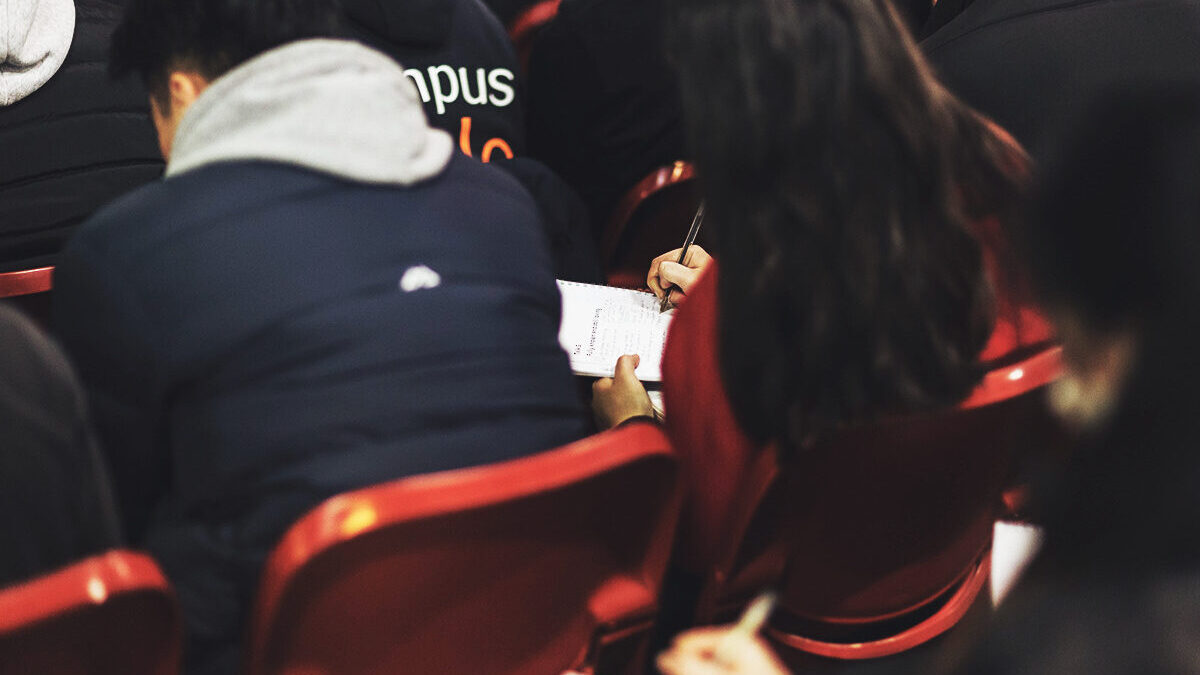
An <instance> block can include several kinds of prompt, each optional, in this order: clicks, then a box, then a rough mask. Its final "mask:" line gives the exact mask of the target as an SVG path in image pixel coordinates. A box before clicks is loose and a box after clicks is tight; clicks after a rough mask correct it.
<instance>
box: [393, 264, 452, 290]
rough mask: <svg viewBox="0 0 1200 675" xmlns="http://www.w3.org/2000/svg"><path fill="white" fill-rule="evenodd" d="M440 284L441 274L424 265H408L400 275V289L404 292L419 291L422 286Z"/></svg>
mask: <svg viewBox="0 0 1200 675" xmlns="http://www.w3.org/2000/svg"><path fill="white" fill-rule="evenodd" d="M441 285H442V276H441V275H440V274H438V273H437V272H434V271H433V270H431V269H429V268H428V267H426V266H424V265H417V266H416V267H410V268H408V269H407V270H405V271H404V276H402V277H400V290H402V291H404V292H405V293H412V292H413V291H419V290H421V289H422V288H437V287H438V286H441Z"/></svg>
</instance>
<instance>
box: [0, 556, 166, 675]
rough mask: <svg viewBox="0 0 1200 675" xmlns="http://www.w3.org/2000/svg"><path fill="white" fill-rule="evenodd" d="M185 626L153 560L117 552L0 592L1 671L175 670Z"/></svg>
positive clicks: (60, 674)
mask: <svg viewBox="0 0 1200 675" xmlns="http://www.w3.org/2000/svg"><path fill="white" fill-rule="evenodd" d="M181 630H182V629H181V625H180V618H179V610H178V606H177V604H176V602H175V597H174V594H173V593H172V591H171V588H170V585H169V584H168V583H167V580H166V579H165V578H164V577H163V575H162V572H161V571H160V570H159V568H158V566H157V565H156V564H155V563H154V561H153V560H151V559H150V558H148V557H146V556H144V555H142V554H139V553H131V552H126V551H113V552H110V553H106V554H103V555H99V556H96V557H93V558H88V559H87V560H84V561H82V562H79V563H75V564H73V565H71V566H69V567H66V568H64V569H62V570H59V571H57V572H52V573H50V574H47V575H45V576H42V577H38V578H36V579H33V580H31V581H28V582H25V583H23V584H20V585H17V586H13V587H10V588H7V589H5V590H3V591H0V673H4V674H5V675H7V674H9V673H12V674H13V675H16V674H18V673H19V674H20V675H30V674H33V673H39V674H40V673H46V674H50V675H174V673H177V672H179V646H180V634H181Z"/></svg>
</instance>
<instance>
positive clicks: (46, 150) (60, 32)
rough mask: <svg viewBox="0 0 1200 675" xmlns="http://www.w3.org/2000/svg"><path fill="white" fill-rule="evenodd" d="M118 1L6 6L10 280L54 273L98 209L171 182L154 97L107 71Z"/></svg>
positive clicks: (0, 195)
mask: <svg viewBox="0 0 1200 675" xmlns="http://www.w3.org/2000/svg"><path fill="white" fill-rule="evenodd" d="M121 4H122V3H121V2H119V1H117V0H77V1H76V2H71V0H0V158H3V161H0V271H9V270H13V269H28V268H31V267H40V266H43V265H46V264H53V262H54V256H55V254H57V253H58V251H59V249H60V248H61V247H62V245H63V243H64V242H65V240H66V238H67V237H68V236H69V235H70V234H71V232H72V231H73V230H74V228H75V226H76V225H78V224H79V222H81V221H82V220H83V219H84V218H86V217H87V216H88V215H90V214H91V213H92V212H93V211H95V210H96V209H97V208H98V207H100V206H102V205H104V204H105V203H107V202H109V201H110V200H112V199H113V198H114V197H117V196H119V195H121V194H123V193H124V192H127V191H129V190H131V189H133V188H134V187H137V186H138V185H141V184H143V183H145V182H147V181H150V180H153V179H154V178H156V177H157V176H159V175H160V174H161V172H162V159H161V157H159V154H158V144H157V143H156V141H155V138H154V130H153V127H152V125H151V123H150V118H149V107H148V103H147V99H146V93H145V91H144V90H143V89H142V87H141V86H140V84H138V83H137V82H135V81H132V80H128V79H126V80H122V81H119V82H112V81H110V80H109V79H108V74H107V72H106V70H107V69H106V68H105V62H106V60H107V56H106V53H107V49H108V41H109V37H110V35H111V33H112V29H113V27H114V26H115V25H116V23H117V19H118V18H119V14H120V8H121Z"/></svg>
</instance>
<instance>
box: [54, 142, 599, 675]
mask: <svg viewBox="0 0 1200 675" xmlns="http://www.w3.org/2000/svg"><path fill="white" fill-rule="evenodd" d="M421 267H425V268H428V270H432V272H434V273H436V275H437V277H440V279H437V278H434V277H432V276H431V275H430V274H429V273H428V272H423V271H418V272H412V271H411V270H414V269H419V268H421ZM406 274H410V275H414V276H410V277H409V281H410V282H411V281H413V280H414V279H417V280H420V279H425V280H426V283H425V284H424V285H425V286H434V284H435V283H436V286H435V287H425V288H416V290H408V291H406V290H403V289H402V286H404V284H402V283H401V280H402V278H404V277H405V276H406ZM413 285H416V286H421V284H408V286H409V287H412V286H413ZM559 303H560V300H559V295H558V291H557V289H556V286H555V283H554V279H553V275H552V273H551V263H550V258H549V255H548V253H547V251H546V244H545V241H544V238H543V233H542V231H541V228H540V225H539V221H538V213H537V209H536V206H535V205H534V203H533V201H532V199H531V198H530V196H529V195H528V193H526V192H525V191H524V190H523V189H521V188H520V186H519V185H518V184H517V183H516V181H515V180H514V179H512V178H511V177H510V176H508V175H507V174H505V173H503V172H501V171H499V170H497V169H494V168H491V167H487V166H485V165H483V164H480V163H479V162H476V161H474V160H471V159H469V158H467V157H465V156H461V155H459V154H458V153H455V155H454V157H453V159H451V161H450V164H449V165H448V167H447V169H446V170H445V171H444V172H443V173H442V174H440V175H438V176H437V177H435V178H433V179H431V180H428V181H425V182H423V183H420V184H417V185H415V186H413V187H409V188H399V187H391V186H372V185H368V184H362V183H354V182H349V181H346V180H343V179H340V178H336V177H333V176H331V175H326V174H322V173H317V172H314V171H310V170H307V169H302V168H297V167H291V166H285V165H282V164H270V163H263V162H245V161H243V162H225V163H220V164H214V165H209V166H206V167H203V168H199V169H196V170H194V171H191V172H188V173H184V174H181V175H179V176H176V177H173V178H170V179H167V180H165V181H161V182H157V183H154V184H152V185H149V186H147V187H145V188H143V189H140V190H138V191H137V192H135V193H133V194H132V195H130V196H128V197H126V198H124V199H122V200H120V201H119V202H117V203H115V204H114V205H112V206H111V207H109V208H106V209H104V210H103V211H101V212H100V213H99V214H98V215H97V216H96V217H94V218H93V219H92V220H90V221H89V222H87V223H86V224H85V225H84V226H83V227H82V228H81V229H80V231H79V232H78V234H77V236H76V237H75V238H74V239H72V241H71V242H70V244H69V245H68V247H67V249H66V250H65V251H64V253H63V258H62V261H61V264H60V267H59V268H58V273H57V277H56V298H55V314H56V320H57V326H58V329H59V332H60V335H61V339H62V341H63V343H64V344H65V346H66V347H67V349H68V351H69V352H70V353H71V355H72V356H73V357H74V358H75V359H76V361H77V363H78V366H79V370H80V374H81V376H82V378H83V380H84V381H85V383H86V385H87V387H88V389H89V392H90V394H91V396H92V401H93V405H94V410H95V417H96V421H97V425H98V427H99V431H100V434H101V438H102V441H103V444H104V447H105V450H106V453H107V457H108V459H109V461H110V464H111V467H112V472H113V478H114V482H115V484H116V488H117V492H118V495H119V500H120V501H121V506H122V508H123V510H124V516H125V525H126V527H127V528H128V532H129V533H130V534H131V536H132V537H133V539H134V541H135V542H143V543H145V545H146V546H148V547H149V548H150V550H151V551H152V552H154V553H155V554H156V555H157V556H158V557H159V559H160V560H161V561H162V563H163V565H164V567H165V569H166V571H167V573H168V576H170V577H171V579H172V580H173V581H174V583H175V585H176V587H177V588H178V590H179V593H180V597H181V600H182V603H183V605H184V610H185V614H186V615H187V620H188V628H189V644H190V647H189V648H190V649H193V652H192V653H193V655H194V654H196V653H197V652H203V651H206V650H218V651H219V650H220V649H221V648H225V653H226V655H227V656H228V657H229V658H230V659H232V660H233V661H232V662H234V663H235V662H236V651H233V649H234V648H235V646H236V643H237V641H238V639H239V638H240V637H241V627H240V623H239V622H240V620H241V619H242V616H243V614H244V612H245V610H246V608H247V607H248V606H249V603H250V602H251V600H252V597H253V592H254V588H255V585H256V583H257V575H258V569H259V567H260V565H261V562H262V560H263V557H264V556H265V555H266V554H267V553H268V552H269V550H270V548H271V547H272V546H273V545H274V543H275V541H276V540H277V539H278V537H279V536H280V535H281V534H282V533H283V532H284V530H285V529H286V528H287V526H288V525H289V524H290V523H291V522H292V521H293V520H294V519H296V518H297V517H299V516H300V515H302V514H303V513H304V512H305V511H306V510H308V509H309V508H311V507H312V506H314V505H316V504H317V503H318V502H319V501H321V500H322V499H324V498H326V497H328V496H331V495H334V494H336V493H339V492H343V491H347V490H351V489H354V488H358V487H361V486H365V485H368V484H374V483H379V482H383V481H387V480H389V479H394V478H397V477H401V476H406V475H410V474H419V473H425V472H431V471H438V470H443V469H452V468H456V467H463V466H469V465H477V464H484V463H489V462H495V461H499V460H504V459H507V458H512V457H516V456H520V455H526V454H530V453H535V452H538V451H542V450H547V449H550V448H553V447H555V446H558V445H561V444H564V443H567V442H569V441H572V440H575V439H577V438H579V437H581V436H583V435H584V434H585V432H586V421H585V416H584V414H583V410H582V408H581V405H580V402H579V400H578V396H577V392H576V389H575V384H574V380H573V377H572V376H571V373H570V369H569V365H568V361H567V357H566V355H565V354H564V353H563V351H562V350H561V349H560V347H559V345H558V342H557V331H558V323H559V312H560V308H559ZM189 661H191V662H192V663H195V662H196V661H195V659H194V658H189ZM195 672H199V671H198V670H196V671H195ZM214 672H222V671H220V670H218V671H214Z"/></svg>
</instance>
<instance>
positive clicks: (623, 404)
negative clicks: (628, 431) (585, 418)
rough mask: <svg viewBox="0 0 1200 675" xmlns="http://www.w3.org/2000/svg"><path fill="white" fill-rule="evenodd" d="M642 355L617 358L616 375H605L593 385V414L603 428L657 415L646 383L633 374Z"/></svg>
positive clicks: (601, 428) (627, 355)
mask: <svg viewBox="0 0 1200 675" xmlns="http://www.w3.org/2000/svg"><path fill="white" fill-rule="evenodd" d="M640 362H641V358H640V357H638V356H637V355H634V354H626V355H625V356H622V357H621V358H619V359H617V370H616V372H615V373H613V377H602V378H600V379H598V380H596V382H595V383H594V384H593V385H592V414H594V415H595V416H596V424H597V425H598V426H599V427H600V430H601V431H603V430H605V429H612V428H614V427H616V426H617V425H618V424H620V423H622V422H624V421H625V420H627V419H629V418H631V417H638V416H639V415H645V416H647V417H653V416H654V406H652V405H651V404H650V396H649V395H648V394H646V387H645V386H644V385H642V383H641V381H640V380H638V378H637V375H635V374H634V372H633V371H634V369H635V368H637V366H638V363H640Z"/></svg>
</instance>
